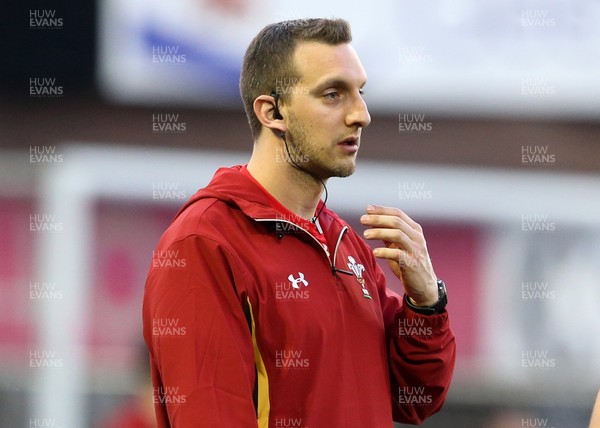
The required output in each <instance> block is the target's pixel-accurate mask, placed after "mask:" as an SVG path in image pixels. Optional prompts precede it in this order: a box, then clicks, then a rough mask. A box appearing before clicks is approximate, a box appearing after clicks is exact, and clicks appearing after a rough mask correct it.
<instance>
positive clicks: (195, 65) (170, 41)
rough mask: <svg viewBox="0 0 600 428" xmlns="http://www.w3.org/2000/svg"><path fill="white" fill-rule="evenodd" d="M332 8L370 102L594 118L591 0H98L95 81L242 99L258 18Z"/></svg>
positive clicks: (160, 95)
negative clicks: (346, 32)
mask: <svg viewBox="0 0 600 428" xmlns="http://www.w3.org/2000/svg"><path fill="white" fill-rule="evenodd" d="M305 17H340V18H344V19H347V20H348V21H349V22H350V23H351V25H352V29H353V35H354V42H353V44H354V46H355V48H356V49H357V51H358V52H359V55H360V57H361V60H362V62H363V64H364V66H365V68H366V70H367V73H368V74H369V83H368V85H367V87H366V93H367V97H368V98H367V99H368V101H369V106H370V107H371V108H372V109H374V110H383V111H393V112H397V110H398V108H399V107H401V108H408V109H413V110H415V109H420V110H422V111H424V112H428V113H439V114H446V115H448V114H470V115H499V114H500V115H508V116H522V115H526V116H540V117H556V116H559V117H565V116H566V117H575V118H591V117H598V115H600V43H598V40H600V27H598V25H597V24H596V23H597V22H598V21H599V20H600V4H599V3H597V2H594V1H591V0H569V1H567V0H544V1H541V0H509V1H505V2H495V1H489V0H488V1H483V2H476V1H473V0H461V1H458V0H434V1H432V2H427V3H423V4H421V3H419V2H406V1H392V0H384V1H380V2H377V12H374V11H373V9H372V5H371V4H370V3H369V2H364V1H359V0H349V1H340V0H335V1H331V2H326V3H325V2H322V1H319V0H305V1H303V2H297V1H291V0H286V1H277V2H275V1H272V0H253V1H252V2H250V1H248V0H172V1H169V2H162V1H158V0H148V1H141V0H101V1H100V25H99V27H100V40H99V46H100V54H99V56H100V58H99V66H100V73H99V77H100V84H101V87H102V88H103V93H104V94H105V96H106V97H108V98H109V99H112V100H114V101H118V102H127V103H151V104H161V103H174V102H175V103H180V104H192V105H200V106H211V107H215V106H225V107H231V106H238V107H240V108H241V106H242V104H241V101H240V98H239V95H238V79H239V70H240V66H241V62H242V57H243V54H244V51H245V49H246V47H247V46H248V44H249V42H250V40H251V39H252V37H254V35H255V34H256V33H257V32H258V31H259V30H260V29H261V28H262V27H263V26H265V25H267V24H269V23H272V22H276V21H281V20H286V19H294V18H305Z"/></svg>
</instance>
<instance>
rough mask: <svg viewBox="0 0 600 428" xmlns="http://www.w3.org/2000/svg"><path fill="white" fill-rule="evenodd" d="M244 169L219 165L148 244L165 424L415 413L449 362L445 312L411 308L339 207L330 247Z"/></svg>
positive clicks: (368, 418) (432, 397)
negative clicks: (152, 244)
mask: <svg viewBox="0 0 600 428" xmlns="http://www.w3.org/2000/svg"><path fill="white" fill-rule="evenodd" d="M240 170H241V167H239V166H237V167H233V168H221V169H219V170H218V171H217V172H216V174H215V176H214V178H213V180H212V181H211V182H210V184H209V185H208V186H207V187H206V188H205V189H202V190H200V191H198V193H196V195H194V196H193V197H192V198H191V199H190V201H189V202H188V203H187V204H186V205H185V206H184V207H183V208H182V209H181V211H180V212H179V214H178V215H177V217H176V218H175V220H174V221H173V223H172V224H171V226H170V227H169V228H168V229H167V231H166V232H165V233H164V235H163V236H162V238H161V240H160V242H159V244H158V247H157V249H156V251H155V252H154V254H153V260H152V266H151V267H150V271H149V274H148V279H147V282H146V290H145V296H144V305H143V323H144V338H145V340H146V343H147V345H148V348H149V350H150V358H151V364H152V379H153V384H154V402H155V405H156V414H157V418H158V426H159V427H160V428H164V427H176V428H192V427H208V428H214V427H226V428H229V427H231V428H245V427H257V426H258V427H261V428H263V427H309V428H320V427H327V428H331V427H344V428H351V427H356V428H366V427H368V428H379V427H386V428H390V427H391V426H392V419H393V420H395V421H398V422H407V423H420V422H421V421H423V420H424V419H425V418H427V417H428V416H430V415H432V414H433V413H435V412H437V411H438V410H439V409H440V408H441V406H442V404H443V402H444V399H445V396H446V393H447V391H448V387H449V384H450V380H451V377H452V373H453V370H454V360H455V342H454V335H453V333H452V331H451V330H450V327H449V325H448V315H447V313H443V314H439V315H433V316H424V315H419V314H416V313H414V312H412V311H411V310H410V309H405V308H404V307H403V306H402V299H401V298H400V297H399V296H398V295H397V294H395V293H393V292H391V291H390V290H387V289H386V285H385V278H384V274H383V272H382V271H381V269H380V268H379V267H378V265H377V263H376V261H375V259H374V257H373V256H372V254H371V250H370V248H369V247H368V246H367V245H366V244H365V243H364V241H363V240H362V239H361V238H360V237H359V236H358V235H357V234H356V233H355V232H354V231H353V230H352V229H350V228H349V226H348V224H347V223H346V222H345V221H343V220H342V219H340V218H339V217H338V216H337V215H336V214H335V213H333V212H332V211H330V210H328V209H327V208H325V209H323V211H322V213H321V214H320V216H319V222H320V225H321V227H322V230H323V234H324V237H325V239H326V241H327V244H328V245H327V247H328V249H329V251H327V250H326V249H324V247H323V246H322V245H321V244H320V243H319V241H318V240H317V239H315V237H314V236H312V235H311V234H310V233H308V232H307V231H305V230H304V229H303V228H302V226H304V225H303V224H300V225H298V224H294V223H293V222H292V221H290V220H291V218H292V217H287V218H286V216H285V215H283V214H282V213H281V211H278V210H276V209H274V208H273V207H272V206H273V203H272V201H271V199H270V198H271V197H270V195H268V194H267V193H265V191H264V190H263V189H261V188H260V187H259V186H258V185H257V184H256V183H255V182H254V181H253V180H252V179H251V178H250V177H248V176H247V175H246V174H244V173H242V172H241V171H240Z"/></svg>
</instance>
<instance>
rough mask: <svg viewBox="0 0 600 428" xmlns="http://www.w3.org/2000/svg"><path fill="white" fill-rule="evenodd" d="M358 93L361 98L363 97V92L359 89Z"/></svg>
mask: <svg viewBox="0 0 600 428" xmlns="http://www.w3.org/2000/svg"><path fill="white" fill-rule="evenodd" d="M358 93H359V94H360V96H361V97H362V96H364V95H365V91H364V90H362V89H359V90H358Z"/></svg>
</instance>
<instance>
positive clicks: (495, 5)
mask: <svg viewBox="0 0 600 428" xmlns="http://www.w3.org/2000/svg"><path fill="white" fill-rule="evenodd" d="M5 7H7V8H8V9H9V10H8V12H9V13H7V14H5V19H6V21H7V22H6V23H4V24H3V25H2V26H0V33H1V34H0V40H2V42H3V48H2V55H1V61H0V89H1V91H2V92H1V99H0V165H1V168H0V182H1V183H2V184H1V186H0V224H1V226H2V227H1V234H0V236H1V239H0V285H1V290H2V299H0V355H1V358H0V425H1V426H2V427H11V428H12V427H21V426H23V427H26V426H27V427H64V428H67V427H151V426H153V425H152V424H153V415H152V387H151V385H150V383H149V380H148V376H147V373H148V367H147V361H146V351H145V347H144V345H143V342H142V337H141V299H142V295H143V287H144V281H145V276H146V272H147V270H148V267H149V265H150V260H151V257H152V250H153V249H154V247H155V245H156V243H157V242H158V239H159V237H160V235H161V233H162V232H163V231H164V230H165V228H166V227H167V226H168V224H169V223H170V221H171V219H172V218H173V216H174V214H175V213H176V212H177V210H178V208H179V207H180V206H181V205H182V204H183V203H184V202H185V201H186V200H187V199H188V198H189V197H190V196H191V195H192V194H193V193H194V192H195V191H196V190H197V189H198V188H200V187H203V186H204V185H206V184H207V183H208V180H209V179H210V177H211V176H212V174H213V172H214V170H215V169H216V168H218V167H219V166H222V165H232V164H239V163H245V162H246V161H247V159H248V158H249V155H250V151H251V146H252V140H251V137H250V132H249V128H248V127H247V123H246V118H245V114H244V112H243V107H242V103H241V100H240V98H239V95H238V78H239V69H240V65H241V60H242V56H243V53H244V51H245V49H246V47H247V45H248V43H249V42H250V40H251V39H252V37H253V36H254V35H255V34H256V33H257V32H258V31H259V30H260V29H261V28H262V27H263V26H265V25H266V24H268V23H271V22H274V21H280V20H285V19H293V18H300V17H340V18H345V19H347V20H348V21H349V22H350V23H351V25H352V28H353V35H354V42H353V45H354V47H355V48H356V50H357V51H358V53H359V56H360V57H361V60H362V62H363V65H364V67H365V69H366V71H367V73H368V75H369V83H368V84H367V86H366V95H365V99H366V101H367V104H368V105H369V108H370V112H371V115H372V124H371V126H370V127H369V128H367V129H366V130H365V131H364V132H363V139H362V145H361V152H360V156H359V163H358V169H357V173H356V174H355V175H354V176H352V177H350V178H348V179H343V180H339V179H337V180H331V182H330V186H329V200H328V205H329V206H330V207H331V208H333V209H334V210H337V211H338V212H339V213H340V214H341V215H342V217H344V218H346V219H347V220H348V221H349V222H350V223H351V224H354V225H355V227H356V229H357V230H359V231H362V227H361V226H360V224H359V223H358V218H359V216H360V215H361V214H362V212H363V210H364V207H365V206H366V205H367V204H368V203H379V204H387V205H393V206H397V207H400V208H401V209H403V210H405V211H406V212H407V213H408V214H409V215H410V216H411V217H413V218H414V219H415V220H417V221H418V222H420V223H421V224H422V225H423V226H424V228H425V232H426V237H427V240H428V246H429V248H430V253H431V256H432V259H433V262H434V266H435V268H436V273H437V274H438V276H439V277H441V278H443V279H444V280H445V282H446V284H447V287H448V292H449V305H448V310H449V312H450V314H451V324H452V327H453V330H454V332H455V334H456V338H457V345H458V358H457V368H456V374H455V378H454V382H453V385H452V389H451V391H450V393H449V395H448V399H447V402H446V404H445V407H444V408H443V410H442V411H441V412H440V413H439V414H437V415H435V416H433V417H432V418H431V419H429V420H428V421H426V422H425V423H424V424H423V426H425V427H467V428H469V427H492V428H496V427H500V428H511V427H515V428H517V427H565V428H567V427H568V428H571V427H584V426H587V424H588V421H589V416H590V413H591V407H592V403H593V400H594V397H595V394H596V392H597V390H598V388H599V387H600V364H599V363H600V340H599V339H598V337H599V334H598V333H599V332H600V311H598V304H599V302H600V284H599V282H600V281H599V279H598V278H600V197H599V196H600V27H599V26H598V25H597V23H598V21H599V20H600V4H598V3H597V2H594V1H592V0H569V1H567V0H544V1H541V0H509V1H504V2H499V1H483V2H482V1H479V2H475V1H473V0H433V1H431V2H427V3H424V4H420V3H418V2H417V3H415V2H407V1H403V0H400V1H396V0H394V1H392V0H381V1H378V2H375V3H374V2H364V1H359V0H349V1H344V2H342V1H337V0H336V1H330V2H327V3H326V4H325V2H322V1H319V2H318V1H316V0H305V1H302V2H299V1H277V2H275V1H272V0H253V1H248V0H171V1H169V2H164V1H157V0H146V1H143V2H142V1H140V0H96V1H90V0H82V1H80V2H67V1H66V0H53V1H52V2H47V1H29V2H25V3H22V4H18V5H17V4H9V5H6V6H5ZM384 270H385V271H386V272H388V271H387V268H386V267H384ZM389 279H390V281H389V287H390V288H393V289H395V290H397V291H399V286H398V284H397V282H396V281H394V279H393V278H389ZM398 426H400V425H398Z"/></svg>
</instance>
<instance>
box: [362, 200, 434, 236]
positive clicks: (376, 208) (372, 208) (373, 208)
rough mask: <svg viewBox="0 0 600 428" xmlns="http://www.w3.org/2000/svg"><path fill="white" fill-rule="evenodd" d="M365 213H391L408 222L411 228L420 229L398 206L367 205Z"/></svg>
mask: <svg viewBox="0 0 600 428" xmlns="http://www.w3.org/2000/svg"><path fill="white" fill-rule="evenodd" d="M367 214H383V215H392V216H397V217H400V218H401V219H402V220H404V221H405V222H406V223H407V224H409V225H410V226H411V227H412V228H413V229H415V230H418V231H422V229H421V225H420V224H419V223H417V222H416V221H414V220H413V219H412V218H410V217H409V216H408V215H407V214H406V213H405V212H404V211H402V210H401V209H399V208H394V207H384V206H381V205H369V206H367Z"/></svg>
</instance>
